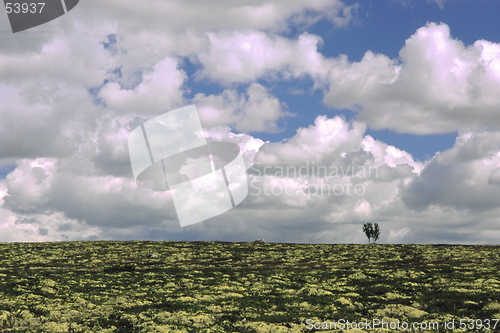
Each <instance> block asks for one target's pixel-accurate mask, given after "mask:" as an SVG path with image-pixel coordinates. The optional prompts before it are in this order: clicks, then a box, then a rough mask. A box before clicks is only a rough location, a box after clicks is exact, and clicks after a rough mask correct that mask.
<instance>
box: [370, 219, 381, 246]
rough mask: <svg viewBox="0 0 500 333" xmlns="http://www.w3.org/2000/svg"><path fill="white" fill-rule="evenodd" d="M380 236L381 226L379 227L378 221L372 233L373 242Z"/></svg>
mask: <svg viewBox="0 0 500 333" xmlns="http://www.w3.org/2000/svg"><path fill="white" fill-rule="evenodd" d="M379 237H380V228H379V227H378V223H375V226H374V227H373V233H372V238H373V242H374V243H376V242H377V240H378V238H379Z"/></svg>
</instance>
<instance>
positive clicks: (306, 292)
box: [0, 241, 500, 333]
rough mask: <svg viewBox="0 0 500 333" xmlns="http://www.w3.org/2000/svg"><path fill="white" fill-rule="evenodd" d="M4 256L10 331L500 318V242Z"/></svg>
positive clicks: (187, 247) (156, 247)
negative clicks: (493, 244)
mask: <svg viewBox="0 0 500 333" xmlns="http://www.w3.org/2000/svg"><path fill="white" fill-rule="evenodd" d="M0 253H1V255H0V331H1V332H30V333H31V332H169V333H172V332H193V333H194V332H205V333H208V332H247V333H257V332H273V333H274V332H311V331H314V330H308V329H307V328H306V324H305V323H306V320H308V319H310V320H315V321H316V320H319V321H323V320H337V321H338V320H340V319H344V320H349V321H361V320H363V319H367V320H372V319H375V318H377V319H380V320H382V319H384V318H385V319H386V320H401V321H407V322H414V321H441V322H442V321H451V320H453V319H455V320H457V321H458V320H460V319H464V318H467V319H477V318H479V319H487V318H489V319H495V318H496V319H500V277H499V275H498V267H500V247H499V246H461V245H385V244H384V245H378V246H376V247H373V246H369V245H366V244H363V245H362V244H334V245H328V244H282V243H260V244H258V246H256V245H255V244H254V243H253V242H248V243H226V242H111V241H102V242H58V243H3V244H0ZM148 253H155V254H157V255H158V256H157V257H155V258H153V259H152V258H150V257H148V255H147V254H148ZM497 329H500V324H499V325H498V326H497ZM455 331H456V332H465V330H455ZM479 331H481V332H495V330H493V329H489V330H488V329H482V330H479ZM332 332H340V330H339V331H332ZM343 332H363V331H361V330H352V331H348V330H344V331H343ZM370 332H389V331H388V330H370ZM412 332H417V331H412ZM418 332H427V331H418ZM443 332H444V330H443ZM447 332H452V331H447Z"/></svg>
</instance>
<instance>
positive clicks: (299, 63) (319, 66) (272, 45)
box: [197, 31, 327, 85]
mask: <svg viewBox="0 0 500 333" xmlns="http://www.w3.org/2000/svg"><path fill="white" fill-rule="evenodd" d="M208 38H209V40H210V48H209V49H208V50H206V51H203V52H201V53H200V54H199V55H198V57H197V58H198V60H199V62H200V63H201V65H202V66H203V69H202V70H201V71H200V72H199V73H198V74H197V75H198V77H199V78H208V79H210V80H213V81H215V82H220V83H223V84H226V85H229V84H231V83H246V82H252V81H255V80H256V79H259V78H261V77H273V76H277V77H282V78H285V79H290V78H297V77H300V76H305V75H306V74H308V75H313V76H318V75H320V74H321V73H322V71H323V69H324V68H325V66H327V65H326V64H325V61H326V60H325V59H324V57H323V56H322V55H321V54H320V53H318V47H319V45H320V44H321V43H322V40H321V38H320V37H319V36H316V35H311V34H307V33H304V34H301V35H300V36H299V37H298V38H297V39H296V40H291V39H289V38H285V37H281V36H279V35H273V34H268V33H266V32H261V31H250V32H232V33H226V32H224V33H208Z"/></svg>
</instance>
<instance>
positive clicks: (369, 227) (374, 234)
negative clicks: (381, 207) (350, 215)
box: [363, 223, 380, 244]
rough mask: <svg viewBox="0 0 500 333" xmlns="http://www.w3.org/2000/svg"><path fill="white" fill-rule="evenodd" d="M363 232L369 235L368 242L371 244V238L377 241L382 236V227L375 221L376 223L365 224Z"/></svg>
mask: <svg viewBox="0 0 500 333" xmlns="http://www.w3.org/2000/svg"><path fill="white" fill-rule="evenodd" d="M363 232H364V233H365V235H366V237H368V244H370V239H372V238H373V242H374V243H375V242H376V241H377V240H378V239H379V237H380V228H379V226H378V223H375V225H373V224H371V223H365V224H363Z"/></svg>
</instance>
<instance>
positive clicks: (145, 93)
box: [99, 58, 187, 114]
mask: <svg viewBox="0 0 500 333" xmlns="http://www.w3.org/2000/svg"><path fill="white" fill-rule="evenodd" d="M141 76H142V79H141V81H140V83H139V84H137V86H135V87H133V88H131V89H128V88H123V87H122V86H121V85H120V84H119V83H117V82H108V83H106V84H105V85H104V86H103V87H102V88H101V89H100V91H99V97H100V98H102V100H103V101H104V102H105V103H106V104H107V105H108V106H109V107H111V108H113V109H117V110H120V111H125V112H133V113H135V114H141V113H142V114H155V113H158V112H161V111H164V110H169V109H175V108H176V107H180V106H181V105H180V103H181V102H182V100H183V95H184V93H185V87H184V84H185V81H186V80H187V76H186V74H185V72H184V71H183V70H181V69H179V65H178V61H177V60H176V59H172V58H165V59H163V60H161V61H160V62H158V63H156V64H155V65H154V66H153V68H152V69H150V70H149V71H145V73H142V74H141Z"/></svg>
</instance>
